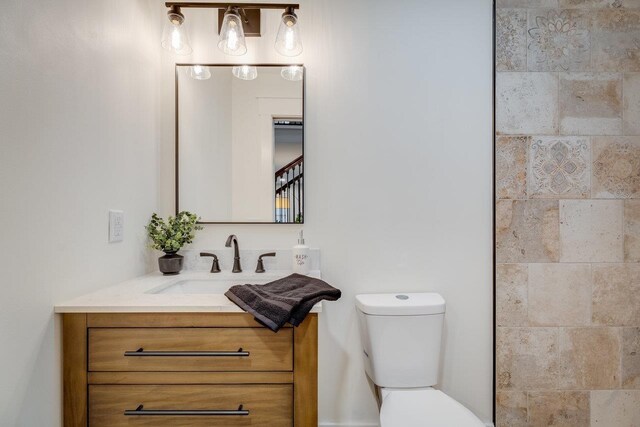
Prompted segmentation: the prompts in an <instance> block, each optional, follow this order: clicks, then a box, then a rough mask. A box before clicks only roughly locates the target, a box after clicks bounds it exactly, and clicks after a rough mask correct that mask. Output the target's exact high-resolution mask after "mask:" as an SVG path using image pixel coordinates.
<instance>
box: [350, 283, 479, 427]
mask: <svg viewBox="0 0 640 427" xmlns="http://www.w3.org/2000/svg"><path fill="white" fill-rule="evenodd" d="M356 307H357V310H358V321H359V324H360V334H361V337H362V353H363V357H364V364H365V370H366V372H367V375H368V376H369V378H370V379H371V381H373V383H374V384H375V385H376V386H377V387H379V390H380V398H381V400H382V405H381V408H380V427H484V426H485V424H484V423H483V422H482V421H480V419H478V418H477V417H476V416H475V415H474V414H473V413H472V412H471V411H470V410H469V409H467V408H465V407H464V406H463V405H462V404H461V403H459V402H457V401H456V400H454V399H453V398H451V397H449V396H447V395H446V394H445V393H443V392H441V391H440V390H436V389H434V388H432V387H433V386H434V385H436V383H437V382H438V369H439V367H440V348H441V341H442V326H443V323H444V312H445V301H444V298H442V296H440V295H439V294H436V293H406V294H365V295H357V296H356Z"/></svg>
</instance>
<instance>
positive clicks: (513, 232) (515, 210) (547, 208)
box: [496, 200, 560, 263]
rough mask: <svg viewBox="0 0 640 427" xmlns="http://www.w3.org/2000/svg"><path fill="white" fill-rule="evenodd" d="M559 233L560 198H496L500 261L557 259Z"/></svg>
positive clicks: (550, 260) (545, 260) (498, 258)
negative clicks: (558, 199)
mask: <svg viewBox="0 0 640 427" xmlns="http://www.w3.org/2000/svg"><path fill="white" fill-rule="evenodd" d="M559 235H560V226H559V213H558V201H557V200H498V201H497V203H496V258H497V262H499V263H518V262H555V261H558V258H559V256H558V255H559Z"/></svg>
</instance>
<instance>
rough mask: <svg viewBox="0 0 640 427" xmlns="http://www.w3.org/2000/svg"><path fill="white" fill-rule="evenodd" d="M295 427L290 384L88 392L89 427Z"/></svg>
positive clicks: (127, 387) (134, 387) (146, 387)
mask: <svg viewBox="0 0 640 427" xmlns="http://www.w3.org/2000/svg"><path fill="white" fill-rule="evenodd" d="M140 405H142V407H141V408H140ZM240 405H242V408H241V409H240V410H239V408H240ZM125 411H127V412H125ZM164 411H171V412H164ZM188 411H195V412H188ZM222 411H224V412H222ZM196 414H197V415H196ZM223 414H226V415H223ZM292 425H293V386H292V385H291V384H286V385H122V386H120V385H92V386H89V426H90V427H102V426H108V427H119V426H129V427H130V426H158V427H162V426H190V427H199V426H213V427H215V426H224V427H233V426H252V427H255V426H269V427H285V426H286V427H291V426H292Z"/></svg>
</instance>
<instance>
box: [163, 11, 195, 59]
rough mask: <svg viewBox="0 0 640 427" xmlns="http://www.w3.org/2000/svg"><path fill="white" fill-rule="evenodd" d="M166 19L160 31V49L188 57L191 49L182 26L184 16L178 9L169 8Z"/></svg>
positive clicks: (187, 36)
mask: <svg viewBox="0 0 640 427" xmlns="http://www.w3.org/2000/svg"><path fill="white" fill-rule="evenodd" d="M167 18H168V20H167V21H165V23H164V29H163V31H162V47H163V48H165V49H166V50H168V51H170V52H173V53H175V54H178V55H189V54H190V53H191V52H193V49H192V48H191V43H189V35H188V34H187V31H186V28H185V25H184V15H183V14H182V12H181V11H180V7H179V6H171V7H169V10H168V11H167Z"/></svg>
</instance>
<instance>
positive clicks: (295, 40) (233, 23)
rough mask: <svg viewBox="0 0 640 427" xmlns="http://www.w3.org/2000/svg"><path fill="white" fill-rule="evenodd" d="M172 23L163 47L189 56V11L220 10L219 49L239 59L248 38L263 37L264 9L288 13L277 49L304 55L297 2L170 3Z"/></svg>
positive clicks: (169, 13)
mask: <svg viewBox="0 0 640 427" xmlns="http://www.w3.org/2000/svg"><path fill="white" fill-rule="evenodd" d="M165 6H166V7H167V8H169V11H168V12H167V14H168V16H169V23H166V25H165V32H164V33H163V37H162V46H163V47H164V48H166V49H168V50H170V51H172V52H175V53H178V54H182V55H188V54H190V53H191V52H192V51H193V50H192V49H191V46H190V44H189V40H188V37H187V33H186V32H185V29H184V15H183V14H182V13H181V12H180V10H181V9H185V8H198V9H218V30H219V32H220V39H219V41H218V48H219V49H220V50H221V51H222V52H224V53H225V54H226V55H233V56H239V55H244V54H245V53H247V44H246V41H245V37H260V35H261V32H260V12H261V11H262V10H263V9H264V10H266V9H279V10H284V13H283V14H282V18H281V19H280V26H279V28H278V33H277V36H276V41H275V49H276V51H277V52H278V53H280V54H281V55H284V56H289V57H291V56H298V55H300V54H301V53H302V38H301V36H300V25H299V24H298V16H297V15H296V13H295V11H296V9H300V5H299V4H293V3H206V2H166V3H165Z"/></svg>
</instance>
